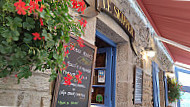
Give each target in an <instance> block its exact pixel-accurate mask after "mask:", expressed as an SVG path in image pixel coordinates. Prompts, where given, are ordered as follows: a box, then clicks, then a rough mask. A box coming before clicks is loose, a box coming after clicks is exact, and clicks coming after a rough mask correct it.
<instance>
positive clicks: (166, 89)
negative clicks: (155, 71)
mask: <svg viewBox="0 0 190 107" xmlns="http://www.w3.org/2000/svg"><path fill="white" fill-rule="evenodd" d="M164 88H165V102H166V103H165V105H166V107H167V106H168V84H167V77H166V75H165V71H164Z"/></svg>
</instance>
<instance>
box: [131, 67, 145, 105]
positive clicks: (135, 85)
mask: <svg viewBox="0 0 190 107" xmlns="http://www.w3.org/2000/svg"><path fill="white" fill-rule="evenodd" d="M138 70H140V71H141V72H142V84H141V92H142V93H141V102H140V103H139V102H137V101H136V100H135V99H136V94H137V93H136V89H137V81H136V79H137V72H138ZM143 75H144V72H143V69H142V68H140V67H137V66H135V75H134V76H135V78H134V99H133V101H134V104H136V105H137V104H139V105H142V101H143Z"/></svg>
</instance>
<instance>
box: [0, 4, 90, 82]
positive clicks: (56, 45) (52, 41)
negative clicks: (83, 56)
mask: <svg viewBox="0 0 190 107" xmlns="http://www.w3.org/2000/svg"><path fill="white" fill-rule="evenodd" d="M80 1H81V2H77V3H78V4H77V3H75V4H74V5H75V7H74V8H72V6H73V3H74V2H76V0H71V1H70V0H23V1H22V0H19V1H18V0H0V78H2V77H6V76H8V75H10V74H12V73H13V72H15V74H16V77H17V78H18V82H19V81H20V79H21V78H28V77H29V76H31V75H32V71H36V70H40V71H45V70H46V69H51V76H50V81H51V80H54V79H55V78H56V77H57V72H56V71H57V70H58V71H60V69H62V68H65V66H66V65H65V64H64V63H63V62H64V57H65V56H67V55H66V54H68V53H66V54H65V51H66V50H65V47H64V46H63V44H65V43H68V42H69V35H70V34H71V33H72V34H73V35H75V36H81V35H82V34H83V28H84V27H85V26H86V21H85V23H83V21H84V20H83V19H82V20H80V21H76V18H77V17H73V16H71V15H70V14H69V10H70V9H69V8H72V9H75V10H76V11H78V12H79V13H82V12H83V11H84V9H85V4H84V2H83V0H80ZM79 3H81V4H79ZM76 6H78V7H76ZM79 8H80V9H79ZM81 8H82V9H81Z"/></svg>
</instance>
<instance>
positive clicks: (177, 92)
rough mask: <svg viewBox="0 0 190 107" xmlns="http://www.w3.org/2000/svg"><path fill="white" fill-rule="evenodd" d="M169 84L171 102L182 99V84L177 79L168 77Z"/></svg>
mask: <svg viewBox="0 0 190 107" xmlns="http://www.w3.org/2000/svg"><path fill="white" fill-rule="evenodd" d="M167 84H168V100H169V102H170V103H173V102H176V101H177V100H179V99H180V97H181V95H182V92H183V91H184V90H182V85H180V84H179V83H178V82H177V81H176V80H175V79H171V78H170V77H167Z"/></svg>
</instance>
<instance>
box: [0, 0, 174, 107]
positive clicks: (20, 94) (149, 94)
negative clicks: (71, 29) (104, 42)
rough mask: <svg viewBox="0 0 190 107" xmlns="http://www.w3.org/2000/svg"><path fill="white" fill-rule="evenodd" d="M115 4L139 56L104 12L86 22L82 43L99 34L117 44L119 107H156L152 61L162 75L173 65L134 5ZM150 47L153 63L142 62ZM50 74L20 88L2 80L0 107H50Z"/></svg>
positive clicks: (119, 0) (92, 40) (35, 77)
mask: <svg viewBox="0 0 190 107" xmlns="http://www.w3.org/2000/svg"><path fill="white" fill-rule="evenodd" d="M92 1H94V0H92ZM92 1H91V2H92ZM112 2H113V3H114V4H115V5H116V6H117V7H118V8H119V9H120V10H121V11H122V12H123V13H124V14H125V16H126V17H127V19H128V20H129V22H130V24H131V25H132V27H133V28H134V30H135V47H136V50H137V55H135V53H134V52H133V51H132V49H131V45H130V40H129V36H128V35H127V34H126V33H125V32H124V30H123V29H122V28H121V26H120V25H119V24H118V23H117V22H116V21H115V20H114V19H113V18H111V17H110V16H109V15H107V14H106V13H104V12H100V13H99V14H98V15H97V16H94V17H91V18H87V22H88V24H87V26H86V29H85V35H84V36H83V39H85V40H87V41H88V42H90V43H91V44H93V45H95V35H96V30H98V31H99V32H101V33H102V34H104V35H105V36H106V37H108V38H109V39H110V40H112V41H113V42H114V43H116V44H117V60H116V84H115V85H116V92H115V106H116V107H153V85H152V84H153V83H152V61H154V62H156V63H157V64H158V65H159V67H160V69H161V70H162V71H167V70H170V69H171V68H172V62H171V61H170V60H169V58H168V57H167V55H166V54H165V52H164V51H163V49H161V48H160V47H159V46H158V41H156V40H155V39H154V38H153V36H154V35H155V34H154V33H151V31H150V29H149V28H148V27H147V26H146V23H145V22H144V21H143V19H142V18H141V17H140V15H139V13H138V12H137V11H136V9H135V8H134V6H133V4H132V3H131V1H130V0H112ZM147 46H152V47H153V49H154V50H156V52H157V53H156V56H155V57H154V58H152V59H150V58H148V59H143V52H144V48H145V47H147ZM135 66H138V67H141V68H142V69H143V96H142V104H139V105H138V104H137V105H135V104H134V102H133V100H134V67H135ZM48 72H49V71H47V72H45V73H42V72H33V76H32V77H30V78H29V79H27V80H25V79H23V80H21V82H20V84H17V79H16V78H15V77H14V76H13V75H12V76H10V77H7V78H3V79H0V106H20V107H49V106H50V104H51V100H52V90H53V89H52V86H53V83H50V82H48V79H49V73H48ZM160 88H163V87H160ZM161 107H164V106H161Z"/></svg>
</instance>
